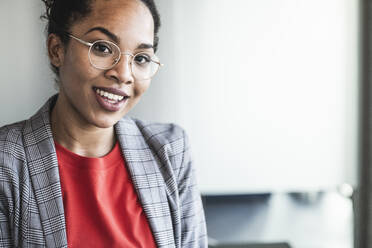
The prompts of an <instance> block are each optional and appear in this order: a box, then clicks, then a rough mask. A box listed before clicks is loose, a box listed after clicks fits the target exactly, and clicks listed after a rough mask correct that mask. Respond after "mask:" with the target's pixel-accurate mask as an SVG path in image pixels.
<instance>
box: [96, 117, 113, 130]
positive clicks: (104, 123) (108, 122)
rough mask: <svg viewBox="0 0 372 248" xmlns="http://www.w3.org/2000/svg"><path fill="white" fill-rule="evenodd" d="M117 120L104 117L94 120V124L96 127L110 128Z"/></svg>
mask: <svg viewBox="0 0 372 248" xmlns="http://www.w3.org/2000/svg"><path fill="white" fill-rule="evenodd" d="M118 121H119V120H117V119H111V118H105V119H100V120H96V121H94V122H93V123H94V126H96V127H98V128H111V127H113V126H114V125H115V124H116V123H117V122H118Z"/></svg>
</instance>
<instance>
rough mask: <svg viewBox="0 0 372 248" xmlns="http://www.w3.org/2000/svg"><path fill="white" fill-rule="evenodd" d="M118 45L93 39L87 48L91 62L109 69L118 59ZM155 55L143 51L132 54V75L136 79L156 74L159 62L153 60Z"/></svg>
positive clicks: (95, 65) (98, 66) (147, 77)
mask: <svg viewBox="0 0 372 248" xmlns="http://www.w3.org/2000/svg"><path fill="white" fill-rule="evenodd" d="M120 53H121V52H120V49H119V47H118V46H117V45H116V44H114V43H112V42H109V41H95V42H94V43H93V44H92V46H91V47H90V49H89V59H90V62H91V64H92V65H93V66H94V67H96V68H98V69H110V68H112V67H114V66H115V65H116V64H117V63H118V62H119V59H120V56H121V54H120ZM154 60H155V61H156V57H151V55H150V54H147V53H145V52H143V53H138V54H136V55H134V57H133V58H132V61H131V68H132V73H133V76H134V77H135V78H137V79H149V78H151V77H152V76H154V75H155V74H156V72H157V71H158V69H159V64H158V63H156V62H157V61H156V62H154Z"/></svg>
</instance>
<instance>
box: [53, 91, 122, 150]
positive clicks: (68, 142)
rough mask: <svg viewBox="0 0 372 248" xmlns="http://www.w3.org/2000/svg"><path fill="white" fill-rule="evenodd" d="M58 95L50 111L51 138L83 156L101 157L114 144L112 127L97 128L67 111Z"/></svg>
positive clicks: (76, 114)
mask: <svg viewBox="0 0 372 248" xmlns="http://www.w3.org/2000/svg"><path fill="white" fill-rule="evenodd" d="M64 106H65V104H63V103H62V102H61V101H60V97H58V99H57V102H56V105H55V106H54V108H53V110H52V113H51V122H52V132H53V138H54V140H55V141H56V142H58V144H60V145H62V146H63V147H65V148H66V149H68V150H70V151H71V152H73V153H76V154H78V155H80V156H84V157H102V156H104V155H106V154H108V153H109V152H110V151H111V150H112V148H113V147H114V145H115V142H116V138H115V131H114V127H109V128H99V127H96V126H94V125H91V124H88V123H86V122H84V120H82V118H81V117H80V116H79V114H78V113H76V112H75V113H73V111H67V109H68V108H66V107H64Z"/></svg>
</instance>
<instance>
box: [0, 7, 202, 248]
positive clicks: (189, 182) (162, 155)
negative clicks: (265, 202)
mask: <svg viewBox="0 0 372 248" xmlns="http://www.w3.org/2000/svg"><path fill="white" fill-rule="evenodd" d="M43 2H44V3H45V5H46V14H45V18H46V19H47V20H48V28H47V30H48V39H47V47H48V54H49V58H50V62H51V66H52V68H53V70H54V71H55V73H56V75H57V82H58V86H59V93H58V95H56V96H53V97H52V98H50V99H49V101H48V102H47V103H46V104H45V105H44V106H43V107H42V108H41V109H40V110H39V111H38V112H37V113H36V114H35V115H34V116H33V117H31V118H30V119H29V120H26V121H22V122H19V123H15V124H12V125H8V126H5V127H2V128H1V129H0V247H67V246H69V247H206V246H207V244H206V243H207V242H206V239H207V236H206V228H205V220H204V214H203V209H202V204H201V200H200V195H199V193H198V191H197V188H196V185H195V177H194V170H193V168H192V161H191V159H190V155H189V147H188V141H187V137H186V136H185V134H184V131H183V130H182V129H181V128H179V127H177V126H175V125H172V124H148V123H144V122H141V121H139V120H135V119H131V118H128V117H125V115H126V114H127V112H128V111H129V110H130V109H132V108H133V106H134V105H135V104H136V103H137V102H138V101H139V99H140V98H141V96H142V94H143V93H144V92H145V91H146V90H147V88H148V87H149V85H150V81H151V78H152V77H153V76H154V75H155V73H156V72H157V70H158V68H159V67H160V62H159V60H158V59H157V58H156V56H155V54H154V53H155V51H156V47H157V40H158V39H157V33H158V30H159V26H160V21H159V15H158V12H157V10H156V7H155V4H154V2H153V1H152V0H94V1H93V0H82V1H75V0H54V1H53V0H43Z"/></svg>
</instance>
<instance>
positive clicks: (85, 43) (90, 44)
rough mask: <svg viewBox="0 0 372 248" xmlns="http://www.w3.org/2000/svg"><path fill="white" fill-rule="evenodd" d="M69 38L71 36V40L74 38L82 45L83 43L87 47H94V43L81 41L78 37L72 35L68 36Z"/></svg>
mask: <svg viewBox="0 0 372 248" xmlns="http://www.w3.org/2000/svg"><path fill="white" fill-rule="evenodd" d="M68 36H70V37H71V38H74V39H75V40H77V41H79V42H80V43H82V44H84V45H87V46H90V47H91V46H92V45H93V43H90V42H86V41H83V40H82V39H79V38H78V37H75V36H73V35H72V34H68Z"/></svg>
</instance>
